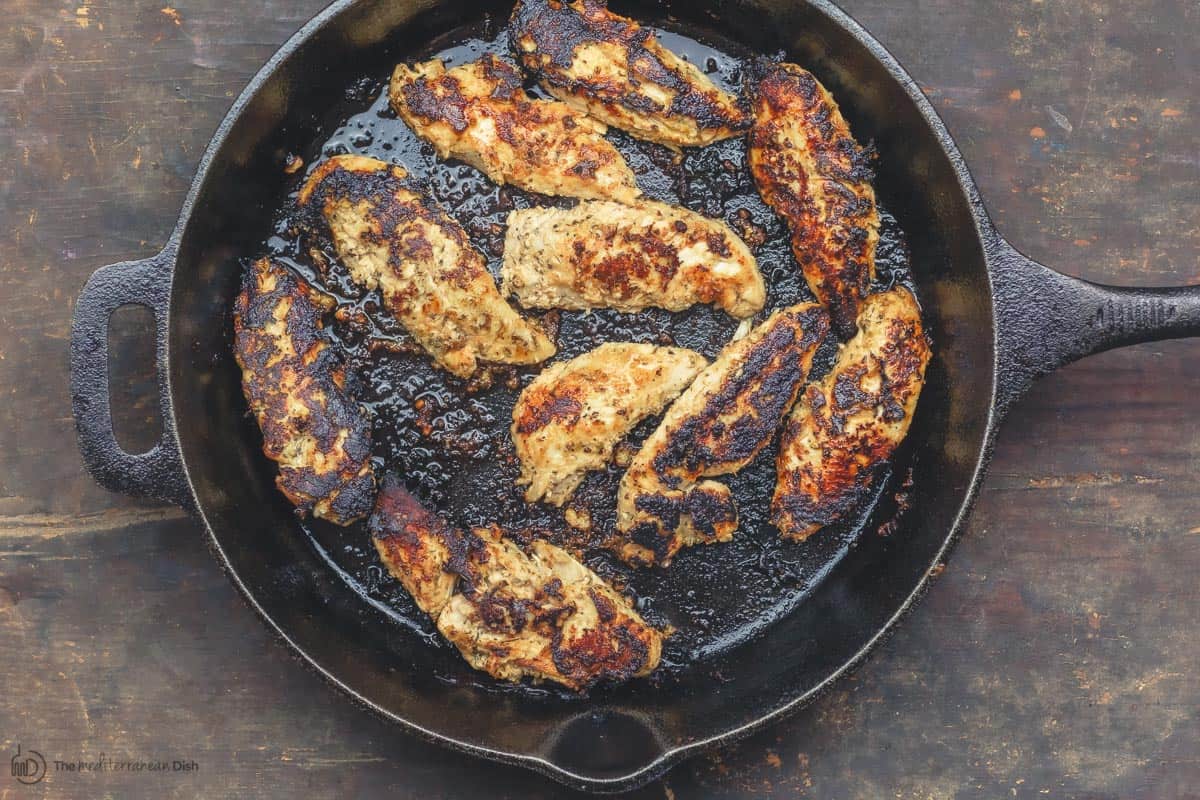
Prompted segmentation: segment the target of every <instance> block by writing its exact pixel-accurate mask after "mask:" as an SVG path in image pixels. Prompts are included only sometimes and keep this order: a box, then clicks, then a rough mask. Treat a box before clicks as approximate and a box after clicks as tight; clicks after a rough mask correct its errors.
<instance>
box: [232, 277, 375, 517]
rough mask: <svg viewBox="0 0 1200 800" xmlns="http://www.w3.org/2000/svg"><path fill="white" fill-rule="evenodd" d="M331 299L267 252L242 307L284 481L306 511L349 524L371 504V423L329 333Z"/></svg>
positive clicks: (242, 334) (250, 366)
mask: <svg viewBox="0 0 1200 800" xmlns="http://www.w3.org/2000/svg"><path fill="white" fill-rule="evenodd" d="M330 310H332V301H330V299H329V298H327V297H324V296H322V295H320V294H318V293H317V292H316V291H315V290H314V289H313V288H312V287H311V286H309V285H308V283H306V282H305V281H304V280H302V279H300V278H299V277H297V276H296V275H294V274H293V273H292V272H290V271H289V270H288V269H287V268H286V267H284V266H283V265H281V264H277V263H275V262H273V261H271V260H270V259H268V258H263V259H261V260H259V261H256V262H255V263H254V264H252V265H251V267H250V268H249V269H248V270H247V271H246V274H245V277H244V279H243V282H242V291H241V293H240V294H238V296H237V299H236V300H235V301H234V306H233V330H234V355H235V356H236V357H237V362H238V365H239V366H240V367H241V368H242V390H243V391H244V392H245V394H246V402H247V403H248V404H249V405H250V410H251V411H252V412H253V413H254V417H255V419H256V420H258V425H259V427H260V428H261V429H262V434H263V453H265V454H266V456H267V457H268V458H270V459H271V460H273V461H275V462H277V463H278V464H279V476H278V477H277V478H276V479H275V485H276V486H278V487H279V490H280V491H281V492H283V494H284V495H285V496H286V497H287V498H288V499H289V500H291V501H292V503H294V504H295V506H296V509H297V511H298V512H299V513H300V514H301V515H305V514H309V513H311V514H312V515H313V516H315V517H319V518H321V519H325V520H329V521H330V522H334V523H337V524H338V525H349V524H350V523H351V522H354V521H355V520H357V519H361V518H362V517H365V516H366V515H367V513H368V512H369V511H370V510H371V502H372V499H373V497H374V493H375V475H374V472H373V471H372V469H371V462H370V459H371V421H370V419H369V417H368V416H367V412H366V410H365V409H364V408H363V407H362V406H360V405H358V404H357V403H356V402H354V400H353V398H352V397H351V392H350V389H349V386H348V385H347V375H346V366H345V363H344V362H343V360H342V358H341V356H340V355H339V354H338V352H337V351H336V350H334V349H333V348H332V347H331V345H330V342H329V340H328V338H327V334H326V333H325V331H324V324H323V323H322V321H321V318H322V316H323V315H324V314H325V313H327V312H329V311H330Z"/></svg>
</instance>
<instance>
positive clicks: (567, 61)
mask: <svg viewBox="0 0 1200 800" xmlns="http://www.w3.org/2000/svg"><path fill="white" fill-rule="evenodd" d="M511 38H512V43H513V49H514V51H515V52H516V54H517V58H518V59H519V60H520V62H521V64H522V65H523V66H524V67H525V68H526V69H528V70H529V71H530V72H531V73H532V74H534V75H535V76H537V77H538V79H539V81H540V83H541V86H542V88H544V89H545V90H546V91H547V92H549V93H550V94H551V95H553V96H554V97H557V98H558V99H560V100H563V101H565V102H567V103H570V104H571V105H573V106H576V107H578V108H582V109H584V110H586V111H587V113H588V114H590V115H592V116H593V117H595V118H596V119H598V120H601V121H603V122H605V123H607V124H609V125H612V126H613V127H615V128H620V129H622V130H624V131H627V132H629V133H630V134H632V135H633V136H636V137H637V138H639V139H646V140H648V141H651V142H658V143H659V144H664V145H668V146H672V147H688V146H700V145H707V144H712V143H713V142H717V141H721V140H722V139H729V138H732V137H734V136H739V135H741V134H742V133H743V132H744V131H745V129H746V128H747V127H748V125H749V114H747V112H746V111H745V109H743V108H742V107H741V105H740V103H739V101H738V98H737V97H735V96H734V95H732V94H730V93H728V92H725V91H722V90H721V89H719V88H717V87H716V86H715V85H714V84H713V82H712V81H710V80H709V79H708V77H707V76H705V74H704V73H703V72H701V71H700V70H699V69H698V68H696V67H695V66H694V65H693V64H690V63H688V62H687V61H684V60H683V59H682V58H680V57H679V56H677V55H675V54H674V53H672V52H671V51H670V50H668V49H667V48H665V47H663V46H662V44H660V43H659V41H658V39H657V38H656V37H655V35H654V32H653V31H652V30H650V29H649V28H643V27H642V26H641V25H639V24H638V23H637V22H635V21H633V20H631V19H628V18H626V17H621V16H618V15H616V14H613V13H612V12H610V11H609V10H608V5H607V3H606V2H604V0H574V2H565V0H521V2H518V3H517V6H516V8H515V9H514V10H513V15H512V30H511Z"/></svg>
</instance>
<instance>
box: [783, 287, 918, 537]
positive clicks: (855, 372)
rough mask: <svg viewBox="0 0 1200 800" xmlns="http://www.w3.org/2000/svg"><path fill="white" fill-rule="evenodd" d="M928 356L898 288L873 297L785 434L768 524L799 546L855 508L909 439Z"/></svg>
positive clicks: (908, 297)
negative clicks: (831, 366)
mask: <svg viewBox="0 0 1200 800" xmlns="http://www.w3.org/2000/svg"><path fill="white" fill-rule="evenodd" d="M930 355H931V351H930V347H929V341H928V339H927V338H926V337H925V332H924V330H923V329H922V326H921V309H920V308H919V307H918V306H917V301H916V299H915V298H914V297H913V296H912V294H911V293H910V292H909V291H908V290H907V289H904V288H896V289H892V290H891V291H888V292H884V293H881V294H876V295H872V296H870V297H868V298H867V300H866V302H865V303H864V304H863V309H862V314H861V315H859V318H858V335H857V336H855V337H854V338H853V339H851V340H850V341H849V342H848V343H847V344H846V345H844V346H843V348H842V351H841V353H840V354H839V356H838V360H837V363H836V364H835V366H834V368H833V371H832V372H830V373H829V375H828V376H826V377H825V379H824V380H822V381H821V382H820V383H815V384H812V385H811V386H809V387H808V388H807V389H805V391H804V394H803V395H802V396H801V398H800V401H799V402H798V403H797V404H796V408H795V409H794V410H793V411H792V415H791V417H790V418H789V420H788V423H787V426H786V427H785V429H784V433H783V438H782V441H781V443H780V446H779V458H778V461H777V473H778V477H777V483H776V485H775V497H774V500H773V501H772V504H771V511H772V522H774V523H775V525H776V527H778V528H779V530H780V532H781V533H782V534H783V535H784V536H785V537H787V538H789V539H795V540H797V541H799V540H803V539H806V538H808V537H809V536H811V535H812V534H814V533H816V532H817V531H819V530H820V529H821V528H823V527H824V526H826V525H829V524H831V523H834V522H837V521H838V520H840V519H842V518H843V517H844V516H845V515H846V514H847V513H849V512H851V511H853V510H854V509H856V508H861V507H862V505H863V502H864V500H865V499H866V498H867V495H868V494H869V493H870V490H871V485H872V483H873V482H874V479H875V477H876V475H877V473H878V468H879V467H880V466H881V465H882V464H883V463H884V462H885V461H887V459H888V458H890V457H891V455H892V452H893V451H894V450H895V449H896V446H897V445H899V444H900V442H901V441H902V440H903V439H904V437H905V435H906V434H907V433H908V427H909V424H910V423H911V422H912V416H913V412H914V411H915V410H916V407H917V398H918V397H919V396H920V394H921V387H922V386H923V385H924V380H925V367H926V365H927V364H928V363H929V358H930Z"/></svg>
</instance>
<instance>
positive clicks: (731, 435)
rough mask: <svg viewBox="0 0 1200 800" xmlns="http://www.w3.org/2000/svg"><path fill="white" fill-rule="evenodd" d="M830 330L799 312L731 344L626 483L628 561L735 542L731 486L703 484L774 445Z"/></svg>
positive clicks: (623, 546)
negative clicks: (696, 545) (687, 548)
mask: <svg viewBox="0 0 1200 800" xmlns="http://www.w3.org/2000/svg"><path fill="white" fill-rule="evenodd" d="M828 332H829V317H828V315H827V314H826V312H825V310H824V309H823V308H821V306H819V305H818V304H816V303H802V304H800V305H795V306H791V307H790V308H785V309H782V310H780V311H777V312H775V313H774V314H772V315H771V317H770V318H769V319H767V321H766V322H764V323H763V324H761V325H759V326H758V327H757V328H755V329H754V330H752V331H751V332H750V333H749V334H748V335H747V336H746V337H744V338H742V339H739V340H738V341H736V342H733V343H731V344H729V345H728V346H726V348H725V349H724V350H723V351H722V352H721V354H720V355H719V356H718V357H717V359H716V361H714V362H713V363H712V364H711V365H710V366H709V367H708V369H706V370H704V371H703V372H701V373H700V376H699V377H697V378H696V380H695V381H694V382H693V383H692V385H691V386H690V387H689V388H688V390H687V391H686V392H684V393H683V395H681V396H680V398H679V399H678V400H676V401H675V403H674V404H673V405H672V406H671V407H670V409H668V410H667V413H666V415H665V416H664V417H663V420H662V422H661V423H660V424H659V426H658V429H657V430H656V431H655V432H654V433H653V434H651V435H650V438H648V439H647V440H646V442H645V443H644V444H643V445H642V449H641V450H640V451H639V452H638V454H637V455H636V456H635V457H634V459H633V462H632V463H631V464H630V465H629V470H628V471H627V472H626V473H625V476H624V477H623V478H622V479H621V487H620V490H619V493H618V495H617V529H618V530H619V531H621V532H622V533H623V535H624V538H623V539H622V540H621V541H619V542H618V543H617V547H616V549H617V552H618V554H619V555H620V556H621V558H622V559H624V560H625V561H627V562H629V563H631V564H642V565H646V564H661V565H666V564H668V563H670V561H671V558H672V557H674V555H675V554H676V553H677V552H679V550H680V549H682V548H684V547H689V546H691V545H695V544H708V543H712V542H724V541H729V539H731V538H733V533H734V531H735V530H737V525H738V517H737V507H736V505H735V504H734V500H733V496H732V495H731V493H730V491H729V488H728V487H726V486H725V485H724V484H721V483H717V482H716V481H706V480H701V479H702V478H706V477H713V476H717V475H729V474H731V473H734V472H737V471H738V470H740V469H742V468H743V467H745V466H746V465H747V464H749V463H750V462H751V461H752V460H754V457H755V456H757V455H758V454H759V452H760V451H761V450H762V449H763V448H764V447H766V446H767V444H768V443H769V442H770V441H771V437H772V436H774V435H775V430H776V428H778V427H779V423H780V421H781V420H782V419H783V417H784V415H785V414H786V413H787V411H788V409H789V408H791V407H792V403H794V402H795V400H796V395H797V393H799V391H800V387H801V386H802V385H803V384H804V381H805V379H806V378H807V377H808V372H809V369H810V368H811V367H812V360H813V356H814V355H815V354H816V351H817V348H818V347H819V346H820V345H821V343H822V342H823V341H824V340H825V337H826V335H827V334H828Z"/></svg>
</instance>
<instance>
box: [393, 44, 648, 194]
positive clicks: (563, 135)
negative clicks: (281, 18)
mask: <svg viewBox="0 0 1200 800" xmlns="http://www.w3.org/2000/svg"><path fill="white" fill-rule="evenodd" d="M389 99H390V101H391V105H392V108H393V109H394V110H395V111H396V113H397V114H399V115H400V118H401V119H403V120H404V121H405V122H406V123H407V124H408V126H409V127H410V128H412V129H413V131H414V132H415V133H416V134H417V135H418V136H420V137H422V138H424V139H426V140H428V141H429V142H430V143H431V144H432V145H433V147H434V149H435V150H437V154H438V156H439V157H440V158H458V159H461V160H462V161H465V162H467V163H468V164H470V165H471V166H473V167H475V168H476V169H478V170H480V171H482V172H483V173H484V174H485V175H487V176H488V177H489V178H491V179H492V180H493V181H495V182H496V183H500V184H505V183H511V184H512V185H513V186H516V187H518V188H520V189H526V190H528V191H531V192H539V193H541V194H549V195H560V196H563V197H583V198H611V199H613V200H621V201H623V202H629V201H631V200H634V199H636V198H638V197H640V196H641V190H640V189H638V187H637V183H636V182H635V181H634V177H633V171H632V170H630V169H629V165H628V164H626V163H625V158H624V157H623V156H622V155H621V154H620V153H619V152H617V148H616V147H614V146H613V144H612V143H611V142H609V141H608V140H607V139H605V138H604V133H605V132H606V131H607V128H606V127H605V126H604V125H602V124H601V123H599V122H597V121H596V120H593V119H590V118H589V117H588V116H587V115H586V114H585V113H583V112H581V111H578V110H576V109H574V108H571V107H570V106H568V105H566V104H565V103H559V102H555V101H549V100H534V99H532V98H530V97H529V96H528V95H527V94H526V93H525V89H524V88H523V87H522V85H521V73H520V72H519V71H518V70H517V68H516V67H514V66H513V65H511V64H508V63H506V62H504V61H501V60H500V59H498V58H496V57H495V56H491V55H487V56H484V57H483V58H481V59H479V60H478V61H475V62H473V63H470V64H464V65H462V66H460V67H455V68H454V69H451V70H447V69H446V67H445V65H444V64H443V63H442V62H441V61H439V60H436V59H435V60H433V61H427V62H425V63H423V64H416V65H412V66H409V65H406V64H401V65H400V66H398V67H396V71H395V73H394V74H393V75H392V82H391V86H390V88H389Z"/></svg>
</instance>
